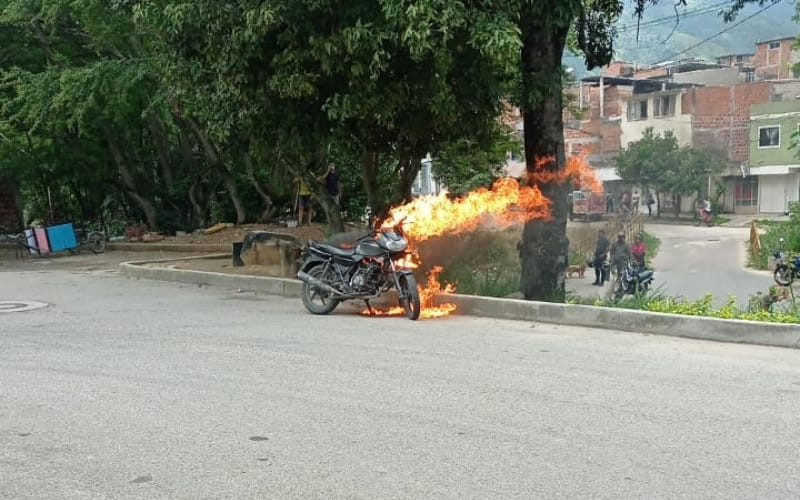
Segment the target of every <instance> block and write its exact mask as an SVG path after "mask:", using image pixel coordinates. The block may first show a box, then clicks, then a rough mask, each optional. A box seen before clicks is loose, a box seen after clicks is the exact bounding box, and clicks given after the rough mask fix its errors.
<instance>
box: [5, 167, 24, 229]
mask: <svg viewBox="0 0 800 500" xmlns="http://www.w3.org/2000/svg"><path fill="white" fill-rule="evenodd" d="M21 230H22V208H21V204H20V196H19V188H18V187H17V185H16V183H14V182H13V181H12V180H11V179H8V178H5V179H4V178H0V232H2V231H7V232H17V231H21Z"/></svg>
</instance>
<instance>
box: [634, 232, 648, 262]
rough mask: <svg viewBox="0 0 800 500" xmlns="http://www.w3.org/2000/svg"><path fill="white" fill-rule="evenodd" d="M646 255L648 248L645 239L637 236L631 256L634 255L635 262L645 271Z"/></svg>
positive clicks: (639, 235)
mask: <svg viewBox="0 0 800 500" xmlns="http://www.w3.org/2000/svg"><path fill="white" fill-rule="evenodd" d="M646 254H647V246H646V245H645V244H644V238H643V237H642V235H641V234H637V235H636V237H635V238H634V239H633V246H632V247H631V255H633V261H634V262H635V263H636V264H637V265H638V266H639V268H640V269H644V256H645V255H646Z"/></svg>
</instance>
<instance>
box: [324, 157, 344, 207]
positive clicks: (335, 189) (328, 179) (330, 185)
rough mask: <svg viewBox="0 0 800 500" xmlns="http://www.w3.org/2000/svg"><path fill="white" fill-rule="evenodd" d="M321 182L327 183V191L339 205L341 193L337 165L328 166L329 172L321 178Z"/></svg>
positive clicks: (330, 164)
mask: <svg viewBox="0 0 800 500" xmlns="http://www.w3.org/2000/svg"><path fill="white" fill-rule="evenodd" d="M320 181H322V182H323V183H325V190H326V191H327V192H328V194H329V195H331V198H333V201H335V202H336V204H337V205H339V204H340V203H339V202H340V200H341V191H340V190H339V175H338V174H336V165H335V164H334V163H329V164H328V171H327V172H325V175H323V176H322V177H321V178H320Z"/></svg>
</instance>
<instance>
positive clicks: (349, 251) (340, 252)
mask: <svg viewBox="0 0 800 500" xmlns="http://www.w3.org/2000/svg"><path fill="white" fill-rule="evenodd" d="M311 246H312V247H313V248H315V249H317V250H320V251H322V252H325V253H329V254H331V255H336V256H337V257H352V256H353V254H354V253H355V251H356V249H355V248H339V247H335V246H333V245H326V244H325V243H312V244H311Z"/></svg>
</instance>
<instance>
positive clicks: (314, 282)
mask: <svg viewBox="0 0 800 500" xmlns="http://www.w3.org/2000/svg"><path fill="white" fill-rule="evenodd" d="M297 278H298V279H299V280H300V281H302V282H304V283H308V284H309V285H311V286H313V287H316V288H319V289H320V290H322V291H323V292H328V293H332V294H334V295H344V294H343V293H342V292H340V291H339V290H337V289H335V288H333V287H332V286H330V285H329V284H327V283H325V282H323V281H320V280H318V279H317V278H315V277H313V276H311V275H310V274H308V273H306V272H303V271H300V272H299V273H297Z"/></svg>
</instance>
